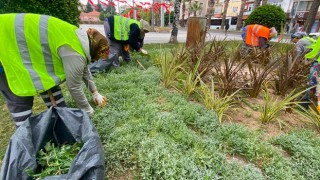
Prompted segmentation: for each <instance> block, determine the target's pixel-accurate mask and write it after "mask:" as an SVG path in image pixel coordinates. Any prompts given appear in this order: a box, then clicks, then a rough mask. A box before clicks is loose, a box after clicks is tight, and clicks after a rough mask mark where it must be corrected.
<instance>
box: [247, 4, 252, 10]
mask: <svg viewBox="0 0 320 180" xmlns="http://www.w3.org/2000/svg"><path fill="white" fill-rule="evenodd" d="M252 8H253V4H249V6H248V11H249V12H251V11H252Z"/></svg>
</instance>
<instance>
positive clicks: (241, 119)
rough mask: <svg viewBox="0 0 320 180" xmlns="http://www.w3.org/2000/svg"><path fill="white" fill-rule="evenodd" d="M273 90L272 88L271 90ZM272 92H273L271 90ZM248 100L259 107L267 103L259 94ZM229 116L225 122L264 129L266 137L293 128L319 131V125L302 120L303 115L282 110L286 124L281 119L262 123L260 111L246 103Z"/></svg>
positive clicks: (281, 117) (281, 115)
mask: <svg viewBox="0 0 320 180" xmlns="http://www.w3.org/2000/svg"><path fill="white" fill-rule="evenodd" d="M270 91H272V90H270ZM270 93H271V92H270ZM272 96H273V99H275V98H279V99H281V97H280V96H276V95H272ZM246 101H248V102H249V103H251V104H252V105H256V107H258V106H259V105H263V104H264V103H265V100H264V99H263V96H262V95H261V96H258V97H257V98H246ZM227 114H228V116H229V117H230V118H229V119H228V120H226V121H225V123H237V124H242V125H244V126H246V127H247V128H249V129H251V130H260V131H263V132H264V133H265V134H266V136H265V137H266V139H268V138H270V137H275V136H278V135H280V134H283V133H288V132H289V131H290V130H292V129H293V128H305V129H310V130H314V131H317V127H316V126H315V125H313V124H308V123H305V122H302V121H301V120H299V119H301V116H300V115H299V114H297V113H295V112H290V111H289V112H280V115H279V118H278V119H280V120H281V121H282V122H284V123H285V124H286V125H285V124H280V123H279V121H277V120H274V121H272V122H269V123H266V124H262V123H261V122H260V121H259V118H260V112H259V110H258V109H256V108H254V109H253V108H252V107H249V106H248V105H246V104H245V103H241V107H240V106H239V107H238V108H236V109H232V110H230V111H229V112H228V113H227Z"/></svg>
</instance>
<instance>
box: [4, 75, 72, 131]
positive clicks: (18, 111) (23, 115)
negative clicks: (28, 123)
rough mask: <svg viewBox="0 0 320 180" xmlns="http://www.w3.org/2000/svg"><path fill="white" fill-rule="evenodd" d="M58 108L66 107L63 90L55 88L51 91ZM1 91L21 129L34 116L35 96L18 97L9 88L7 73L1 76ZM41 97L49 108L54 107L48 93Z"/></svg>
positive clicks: (16, 123)
mask: <svg viewBox="0 0 320 180" xmlns="http://www.w3.org/2000/svg"><path fill="white" fill-rule="evenodd" d="M50 90H51V92H52V95H53V97H54V99H55V102H56V104H57V106H59V107H66V106H67V105H66V103H65V101H64V98H63V95H62V91H61V88H60V87H59V86H55V87H53V88H51V89H50ZM0 91H1V93H2V95H3V97H4V99H5V101H6V105H7V107H8V110H9V112H10V114H11V117H12V119H13V121H14V123H15V126H16V127H19V126H20V125H21V124H22V123H23V122H24V121H25V120H27V119H28V118H29V117H30V116H31V115H32V106H33V100H34V97H33V96H17V95H15V94H14V93H13V92H12V91H11V90H10V88H9V85H8V82H7V78H6V75H5V73H1V74H0ZM41 97H42V99H43V101H44V103H45V104H46V106H47V107H50V106H52V104H51V100H50V98H49V94H48V92H43V93H41Z"/></svg>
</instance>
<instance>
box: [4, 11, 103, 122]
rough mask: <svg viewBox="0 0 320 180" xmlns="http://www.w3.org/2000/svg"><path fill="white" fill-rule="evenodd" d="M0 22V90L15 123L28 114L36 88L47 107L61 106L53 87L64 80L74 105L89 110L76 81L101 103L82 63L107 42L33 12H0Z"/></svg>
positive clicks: (94, 33)
mask: <svg viewBox="0 0 320 180" xmlns="http://www.w3.org/2000/svg"><path fill="white" fill-rule="evenodd" d="M0 24H1V26H0V35H1V41H0V63H1V66H0V67H1V69H3V70H0V71H1V73H0V90H1V93H2V94H3V96H4V98H5V100H6V104H7V107H8V109H9V111H10V113H11V116H12V118H13V120H14V122H15V125H16V127H19V126H20V125H21V124H22V123H23V122H24V121H25V120H26V119H27V118H28V117H30V116H31V114H32V112H31V110H32V106H33V99H34V96H35V95H36V94H38V93H40V94H41V97H42V99H43V101H44V102H45V104H46V105H47V107H50V106H52V105H54V104H52V103H54V102H55V104H56V105H57V106H59V107H66V103H65V101H64V98H63V95H62V92H61V88H60V87H59V84H61V83H62V82H64V81H66V83H67V87H68V90H69V91H70V94H71V96H72V98H73V99H74V100H75V102H76V104H77V105H78V107H79V108H81V109H83V110H85V111H86V112H88V113H90V114H92V113H93V112H94V110H93V108H92V107H91V106H90V104H89V102H88V100H87V98H86V96H85V94H84V91H83V89H82V81H83V82H84V83H85V84H86V85H87V87H88V88H89V90H90V91H91V93H92V94H93V99H94V101H95V103H96V104H97V105H98V106H101V107H102V106H104V105H106V101H107V99H106V98H105V97H104V96H102V95H101V94H99V92H98V90H97V88H96V86H95V84H94V82H93V79H92V76H91V73H90V71H89V69H88V67H87V63H88V62H89V61H90V60H91V59H95V60H96V59H99V58H106V57H107V56H108V51H109V45H108V41H107V39H106V38H105V37H104V36H103V35H101V34H100V33H97V31H94V30H92V29H89V30H88V32H83V31H81V30H79V29H78V28H77V27H76V26H74V25H71V24H69V23H67V22H65V21H62V20H60V19H57V18H55V17H51V16H47V15H38V14H2V15H0ZM50 97H53V98H54V100H55V101H51V100H50Z"/></svg>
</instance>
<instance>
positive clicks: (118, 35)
mask: <svg viewBox="0 0 320 180" xmlns="http://www.w3.org/2000/svg"><path fill="white" fill-rule="evenodd" d="M133 23H135V24H137V25H138V26H139V28H140V22H139V21H136V20H134V19H129V18H125V17H122V16H114V25H113V28H114V38H115V39H116V40H119V41H127V40H129V32H130V25H131V24H133Z"/></svg>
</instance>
